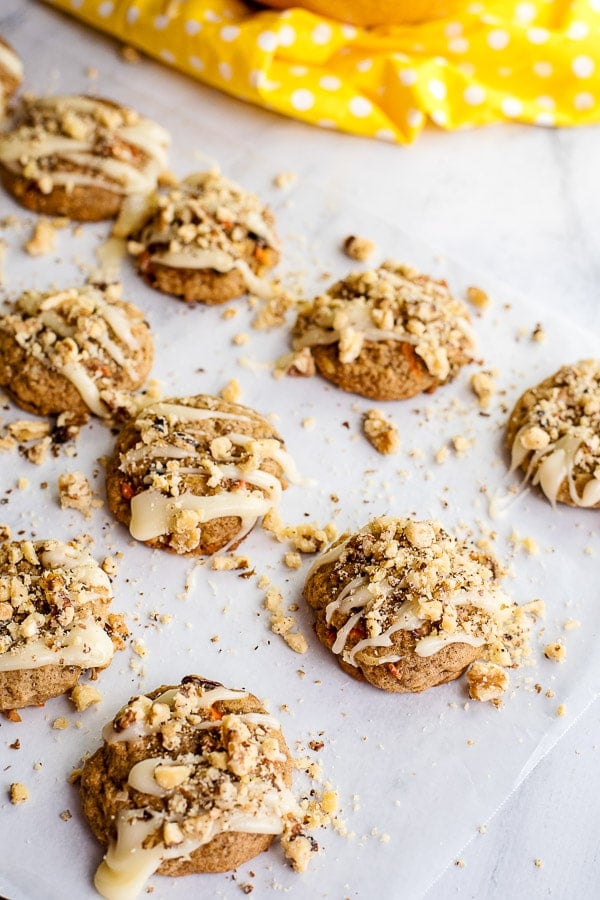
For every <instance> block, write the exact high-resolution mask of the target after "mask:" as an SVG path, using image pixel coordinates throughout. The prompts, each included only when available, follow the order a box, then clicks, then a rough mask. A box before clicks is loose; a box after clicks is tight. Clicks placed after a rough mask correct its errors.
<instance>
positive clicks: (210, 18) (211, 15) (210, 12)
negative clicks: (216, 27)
mask: <svg viewBox="0 0 600 900" xmlns="http://www.w3.org/2000/svg"><path fill="white" fill-rule="evenodd" d="M204 18H205V19H206V21H207V22H220V21H221V16H220V15H219V14H218V13H217V12H215V11H214V9H207V10H206V11H205V13H204Z"/></svg>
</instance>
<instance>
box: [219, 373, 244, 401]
mask: <svg viewBox="0 0 600 900" xmlns="http://www.w3.org/2000/svg"><path fill="white" fill-rule="evenodd" d="M241 396H242V389H241V387H240V383H239V381H238V380H237V378H231V379H230V380H229V381H228V382H227V384H226V385H225V387H224V388H223V390H222V391H221V397H222V398H223V400H225V401H226V402H227V403H237V401H238V400H239V399H240V397H241Z"/></svg>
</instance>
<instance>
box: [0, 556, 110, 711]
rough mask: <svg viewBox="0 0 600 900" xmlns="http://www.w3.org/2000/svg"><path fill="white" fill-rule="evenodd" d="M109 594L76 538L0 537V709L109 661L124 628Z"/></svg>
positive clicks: (57, 689) (60, 689)
mask: <svg viewBox="0 0 600 900" xmlns="http://www.w3.org/2000/svg"><path fill="white" fill-rule="evenodd" d="M111 600H112V592H111V587H110V581H109V579H108V577H107V575H106V574H105V573H104V572H103V571H102V569H101V568H100V566H99V565H98V563H97V562H96V561H95V560H94V559H93V558H92V557H91V556H90V555H89V553H88V552H87V551H86V550H85V549H84V548H83V547H82V546H81V545H79V544H78V543H77V542H75V541H69V542H67V543H64V542H61V541H54V540H48V541H27V540H24V541H13V542H10V541H6V542H4V543H2V544H0V709H15V708H19V707H22V706H33V705H37V704H41V703H45V702H46V700H48V699H49V698H50V697H56V696H58V695H59V694H63V693H64V692H65V691H68V690H70V689H71V688H72V687H74V686H75V685H76V684H77V681H78V679H79V677H80V675H81V674H82V672H83V671H84V670H86V669H104V668H105V667H106V666H107V665H109V663H110V661H111V659H112V657H113V653H114V650H115V646H119V645H120V644H121V641H120V639H119V637H118V635H117V634H116V631H120V632H121V633H122V632H123V629H124V625H123V622H122V620H121V617H120V616H114V615H111V614H109V609H110V603H111ZM113 634H114V639H111V635H113Z"/></svg>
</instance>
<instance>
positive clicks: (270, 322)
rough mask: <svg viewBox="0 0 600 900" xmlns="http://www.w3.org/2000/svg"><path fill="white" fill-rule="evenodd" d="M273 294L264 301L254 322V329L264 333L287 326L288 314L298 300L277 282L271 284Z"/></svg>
mask: <svg viewBox="0 0 600 900" xmlns="http://www.w3.org/2000/svg"><path fill="white" fill-rule="evenodd" d="M271 287H272V291H273V294H272V296H271V297H268V298H267V300H265V301H263V304H262V306H261V307H260V309H259V310H258V312H257V313H256V315H255V317H254V319H253V320H252V328H254V329H255V330H256V331H263V330H266V329H269V328H278V327H279V326H281V325H285V317H286V313H287V312H289V310H290V309H293V307H294V306H296V303H297V300H296V298H295V297H294V296H293V295H292V294H291V293H289V292H288V291H285V290H284V289H283V288H282V287H281V286H280V285H278V284H277V283H276V282H271Z"/></svg>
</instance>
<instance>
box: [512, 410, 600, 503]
mask: <svg viewBox="0 0 600 900" xmlns="http://www.w3.org/2000/svg"><path fill="white" fill-rule="evenodd" d="M530 427H531V426H530V425H529V424H527V425H524V426H523V427H522V428H520V429H519V431H518V432H517V434H516V435H515V438H514V441H513V444H512V448H511V467H510V471H511V472H513V471H515V469H517V468H519V466H521V465H522V464H523V463H524V462H525V460H526V459H527V455H528V454H531V458H530V460H529V462H528V466H527V470H526V473H525V484H526V483H527V482H528V481H529V480H531V483H532V484H533V485H538V484H539V486H540V487H541V489H542V491H543V492H544V494H545V495H546V497H547V498H548V500H549V501H550V503H551V504H552V506H555V505H556V501H557V499H558V494H559V492H560V489H561V486H562V484H563V482H564V481H565V480H566V481H567V484H568V488H569V497H570V498H571V500H572V501H573V503H574V504H575V505H576V506H579V507H582V508H589V507H592V506H595V505H596V504H597V503H599V502H600V479H599V478H597V477H596V476H595V475H594V476H591V477H590V480H589V481H588V482H587V483H586V484H585V486H584V488H583V493H582V494H581V496H580V495H579V494H578V493H577V488H576V485H575V482H574V478H573V470H574V468H575V460H576V456H577V452H578V450H579V448H580V447H581V445H582V443H584V442H585V440H586V436H587V435H586V432H585V429H581V428H579V429H574V430H573V433H571V434H569V433H567V434H564V435H563V436H562V437H561V438H559V439H558V440H557V441H554V442H551V443H550V444H548V445H547V446H546V447H544V448H543V449H541V450H536V451H535V452H533V453H532V451H531V450H528V449H527V448H526V447H524V446H523V443H522V440H521V438H522V436H523V434H524V433H525V432H526V431H528V430H529V429H530Z"/></svg>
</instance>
